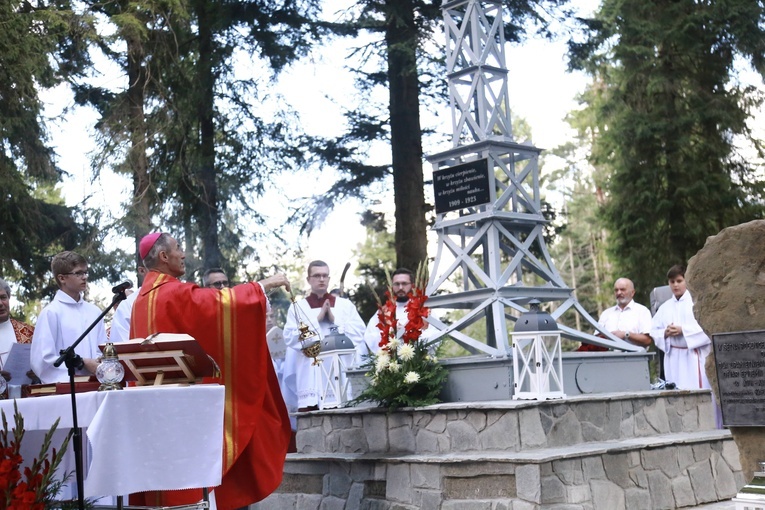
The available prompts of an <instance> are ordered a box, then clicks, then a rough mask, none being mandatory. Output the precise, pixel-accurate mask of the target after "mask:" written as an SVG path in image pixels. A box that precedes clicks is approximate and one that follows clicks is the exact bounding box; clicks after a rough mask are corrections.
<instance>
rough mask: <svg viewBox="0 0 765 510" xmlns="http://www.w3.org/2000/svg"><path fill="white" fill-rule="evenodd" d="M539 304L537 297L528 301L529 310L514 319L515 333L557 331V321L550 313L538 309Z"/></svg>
mask: <svg viewBox="0 0 765 510" xmlns="http://www.w3.org/2000/svg"><path fill="white" fill-rule="evenodd" d="M541 304H542V303H541V302H540V301H539V300H538V299H532V300H531V301H529V311H527V312H524V313H522V314H521V316H520V317H518V320H516V321H515V333H527V332H531V331H558V323H557V322H555V319H553V318H552V315H550V314H549V313H547V312H543V311H542V310H540V309H539V305H541Z"/></svg>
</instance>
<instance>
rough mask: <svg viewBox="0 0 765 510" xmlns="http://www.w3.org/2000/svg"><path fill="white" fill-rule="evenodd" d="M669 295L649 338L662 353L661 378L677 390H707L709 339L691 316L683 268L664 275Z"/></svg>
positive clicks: (655, 317)
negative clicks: (705, 365) (705, 370)
mask: <svg viewBox="0 0 765 510" xmlns="http://www.w3.org/2000/svg"><path fill="white" fill-rule="evenodd" d="M667 280H668V281H669V287H670V289H671V290H672V296H673V297H671V298H669V299H668V300H667V301H666V302H665V303H664V304H663V305H661V307H660V308H659V310H658V311H657V312H656V315H654V317H653V323H652V326H651V337H653V341H654V342H655V343H656V347H657V348H659V349H661V350H662V351H664V376H665V379H666V380H667V381H669V382H673V383H675V384H676V385H677V388H678V389H683V390H690V389H699V388H709V387H710V385H709V381H708V380H707V375H706V373H705V372H704V361H705V360H706V358H707V355H708V354H709V353H710V351H711V349H712V343H711V341H710V340H709V337H708V336H707V335H706V333H704V330H702V329H701V326H700V325H699V323H698V322H697V321H696V317H694V315H693V299H692V298H691V293H690V292H689V291H688V289H687V287H686V283H685V267H684V266H681V265H675V266H672V267H671V268H670V270H669V271H668V272H667Z"/></svg>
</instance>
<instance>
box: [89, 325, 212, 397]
mask: <svg viewBox="0 0 765 510" xmlns="http://www.w3.org/2000/svg"><path fill="white" fill-rule="evenodd" d="M99 347H100V348H101V350H102V351H103V349H104V347H105V345H101V346H99ZM114 348H115V349H116V351H117V356H118V357H119V359H120V362H121V363H122V364H123V366H124V367H125V380H126V381H135V382H136V385H137V386H144V385H151V384H153V385H159V384H178V383H187V384H188V383H193V382H201V380H202V378H204V377H215V376H217V375H218V373H219V371H218V366H217V365H216V364H215V361H214V360H213V359H212V358H211V357H210V356H208V355H207V353H206V352H205V351H204V349H202V346H201V345H199V342H197V341H196V340H195V339H194V338H193V337H191V336H189V335H186V334H183V333H157V334H154V335H150V336H149V337H148V338H134V339H132V340H128V341H126V342H116V343H114Z"/></svg>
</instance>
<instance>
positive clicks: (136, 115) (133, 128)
mask: <svg viewBox="0 0 765 510" xmlns="http://www.w3.org/2000/svg"><path fill="white" fill-rule="evenodd" d="M126 43H127V54H128V61H127V71H128V80H129V82H128V90H127V100H128V111H129V120H128V126H129V128H128V129H129V130H130V153H129V155H128V160H129V162H130V168H131V169H132V172H133V207H132V210H131V211H130V222H131V224H130V226H129V227H128V228H130V229H132V231H133V236H134V238H135V259H136V266H139V265H142V264H143V261H142V260H141V256H140V255H139V254H138V244H139V243H140V241H141V238H143V236H145V235H146V234H148V233H149V231H150V230H151V214H150V205H151V196H150V189H149V182H150V181H149V162H148V159H147V157H146V118H145V116H144V88H145V87H146V80H147V77H146V69H145V67H144V49H143V45H142V44H141V41H140V40H139V39H138V38H136V37H132V36H128V37H127V38H126ZM138 280H139V281H138V285H141V283H143V282H142V281H141V280H143V278H142V277H141V276H140V275H139V276H138Z"/></svg>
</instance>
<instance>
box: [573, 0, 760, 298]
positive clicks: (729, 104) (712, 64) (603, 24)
mask: <svg viewBox="0 0 765 510" xmlns="http://www.w3.org/2000/svg"><path fill="white" fill-rule="evenodd" d="M763 21H765V18H764V16H763V6H762V4H761V3H759V2H749V1H731V2H706V1H702V2H699V1H694V0H681V1H675V2H661V1H651V0H606V1H605V2H603V4H602V6H601V9H600V11H599V13H598V15H597V16H596V18H595V19H592V20H585V23H586V26H587V28H588V30H589V33H588V37H587V39H586V40H585V41H584V42H581V43H572V45H571V53H570V54H571V63H572V65H573V66H574V67H575V68H580V69H585V70H587V71H588V72H590V73H591V74H592V75H593V77H594V82H593V84H592V85H591V86H590V87H589V89H588V90H587V92H586V93H585V94H584V96H583V97H582V102H583V103H584V104H586V105H587V109H588V110H589V112H590V113H591V115H592V116H593V119H594V120H593V124H592V127H593V130H594V132H595V137H594V142H593V147H592V154H591V161H592V163H593V164H594V165H595V166H596V167H603V168H604V169H606V170H607V172H608V179H607V181H606V182H605V188H604V189H605V191H606V203H605V207H604V214H605V218H606V220H607V224H608V226H609V227H610V230H611V232H612V234H613V235H612V236H611V242H612V248H613V253H614V256H615V259H616V264H617V270H616V273H617V274H619V275H623V276H627V277H629V278H631V279H632V280H633V281H635V283H636V286H638V288H641V289H643V291H644V293H643V294H641V296H640V297H641V299H645V297H646V295H647V291H648V290H650V288H651V287H653V286H656V285H662V284H664V283H666V282H665V281H664V274H665V272H666V270H667V268H668V267H670V266H671V265H673V264H676V263H686V262H687V260H688V259H689V258H690V257H691V256H693V255H694V254H695V253H696V251H697V250H699V249H700V248H701V247H702V246H703V244H704V241H705V239H706V237H707V236H709V235H714V234H716V233H717V232H718V231H719V230H721V229H722V228H724V227H726V226H729V225H733V224H737V223H740V222H744V221H748V220H752V219H755V218H760V217H762V215H763V202H762V198H763V195H762V193H763V182H762V180H761V178H760V177H759V176H758V175H757V172H756V168H755V166H754V165H753V164H752V163H751V162H750V161H748V160H747V159H746V158H744V157H743V156H742V155H741V154H740V153H739V152H738V151H737V147H736V143H737V142H739V141H741V140H742V138H744V137H748V136H749V135H750V131H749V128H748V126H747V124H746V122H747V118H748V116H749V114H750V112H751V111H752V109H753V108H754V107H756V106H758V105H759V104H760V103H761V101H762V98H761V97H759V96H757V95H756V94H755V93H754V91H753V90H752V89H750V88H747V87H744V86H742V85H740V84H738V83H737V82H736V81H735V80H734V79H733V77H732V75H733V71H734V69H733V66H734V62H735V59H736V57H737V56H743V57H745V58H748V59H749V60H750V61H751V63H752V64H753V65H754V67H755V69H757V70H758V71H759V72H760V73H761V74H762V73H763V71H765V67H763V55H765V52H763V50H764V49H765V37H764V36H765V34H763ZM751 141H752V142H753V143H754V146H755V147H756V148H757V149H758V150H759V148H760V147H759V144H758V143H757V142H756V141H754V140H751Z"/></svg>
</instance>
